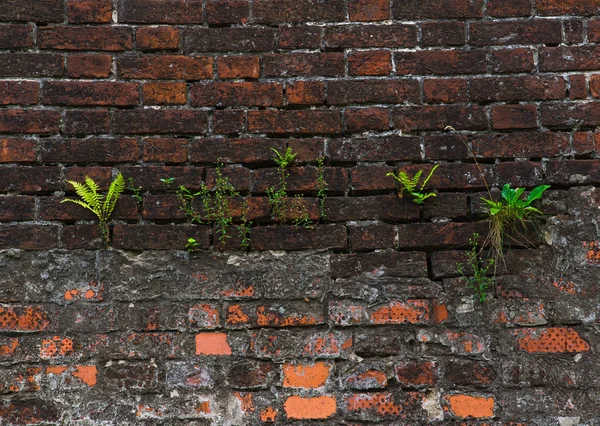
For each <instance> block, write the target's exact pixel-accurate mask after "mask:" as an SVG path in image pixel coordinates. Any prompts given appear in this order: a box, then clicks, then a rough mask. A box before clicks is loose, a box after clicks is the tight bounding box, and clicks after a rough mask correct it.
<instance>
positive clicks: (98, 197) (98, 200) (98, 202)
mask: <svg viewBox="0 0 600 426" xmlns="http://www.w3.org/2000/svg"><path fill="white" fill-rule="evenodd" d="M84 185H86V186H87V187H88V189H89V192H90V194H92V196H93V197H94V199H95V202H94V204H92V203H90V204H91V205H93V206H98V209H100V207H101V206H102V200H103V199H104V196H103V195H102V194H100V193H99V192H98V190H99V189H100V186H99V185H98V184H97V183H96V182H95V181H94V179H92V178H91V177H89V176H86V177H85V184H84Z"/></svg>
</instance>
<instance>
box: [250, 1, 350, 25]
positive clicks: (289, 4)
mask: <svg viewBox="0 0 600 426" xmlns="http://www.w3.org/2000/svg"><path fill="white" fill-rule="evenodd" d="M253 16H254V21H255V22H256V23H265V24H271V23H296V22H331V21H334V22H335V21H344V20H345V12H344V1H343V0H331V1H327V2H321V1H318V0H255V1H254V8H253Z"/></svg>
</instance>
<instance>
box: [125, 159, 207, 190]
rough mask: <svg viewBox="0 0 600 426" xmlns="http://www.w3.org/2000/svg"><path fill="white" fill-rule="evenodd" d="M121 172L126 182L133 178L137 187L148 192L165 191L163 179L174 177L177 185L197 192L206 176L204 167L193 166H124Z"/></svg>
mask: <svg viewBox="0 0 600 426" xmlns="http://www.w3.org/2000/svg"><path fill="white" fill-rule="evenodd" d="M121 172H122V173H123V177H124V178H125V179H126V180H127V179H128V178H130V177H131V178H133V180H134V181H135V184H136V185H137V186H141V187H142V188H143V189H144V190H147V191H154V190H156V191H164V190H165V184H164V183H163V182H161V181H160V179H161V178H163V177H164V178H168V177H172V178H173V179H175V182H176V185H185V186H186V187H187V188H189V189H192V190H194V189H196V190H197V189H199V187H200V182H201V181H202V178H203V175H204V169H203V168H202V167H191V166H154V165H153V166H149V165H145V166H122V167H121Z"/></svg>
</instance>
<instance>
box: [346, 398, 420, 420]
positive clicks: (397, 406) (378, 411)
mask: <svg viewBox="0 0 600 426" xmlns="http://www.w3.org/2000/svg"><path fill="white" fill-rule="evenodd" d="M421 398H422V397H421V395H419V394H418V393H417V392H405V393H404V392H398V391H396V392H393V393H392V392H380V393H355V394H346V395H344V400H343V402H342V403H341V404H340V405H342V407H341V410H342V411H343V412H344V413H345V416H348V417H349V418H351V419H355V420H365V421H381V420H392V421H393V420H398V419H401V418H402V419H415V420H416V419H418V418H423V416H425V414H424V412H423V410H422V408H421V406H422V401H421Z"/></svg>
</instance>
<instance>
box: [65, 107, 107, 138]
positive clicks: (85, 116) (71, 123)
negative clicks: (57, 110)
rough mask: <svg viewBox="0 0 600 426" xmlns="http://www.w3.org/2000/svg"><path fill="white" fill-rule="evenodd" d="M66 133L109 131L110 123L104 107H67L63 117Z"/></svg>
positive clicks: (82, 133) (84, 133)
mask: <svg viewBox="0 0 600 426" xmlns="http://www.w3.org/2000/svg"><path fill="white" fill-rule="evenodd" d="M63 124H64V132H65V133H66V134H67V135H90V134H99V133H109V132H110V123H109V119H108V110H106V109H69V110H67V111H65V116H64V119H63Z"/></svg>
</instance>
